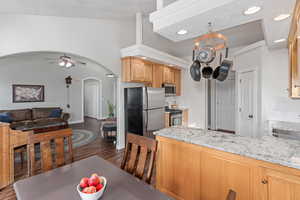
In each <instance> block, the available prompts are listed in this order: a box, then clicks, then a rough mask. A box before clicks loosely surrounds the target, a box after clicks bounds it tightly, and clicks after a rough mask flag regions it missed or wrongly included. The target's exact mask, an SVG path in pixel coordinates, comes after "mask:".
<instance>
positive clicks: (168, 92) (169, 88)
mask: <svg viewBox="0 0 300 200" xmlns="http://www.w3.org/2000/svg"><path fill="white" fill-rule="evenodd" d="M163 88H165V96H166V97H170V96H176V86H175V85H174V84H163Z"/></svg>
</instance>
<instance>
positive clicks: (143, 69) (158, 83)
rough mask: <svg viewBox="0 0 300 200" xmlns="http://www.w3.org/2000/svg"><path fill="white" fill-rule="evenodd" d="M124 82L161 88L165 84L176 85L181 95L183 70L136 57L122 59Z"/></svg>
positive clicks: (177, 91) (178, 93) (177, 92)
mask: <svg viewBox="0 0 300 200" xmlns="http://www.w3.org/2000/svg"><path fill="white" fill-rule="evenodd" d="M122 81H123V82H132V83H145V84H147V85H148V86H152V87H154V88H161V87H162V86H163V84H164V83H168V84H175V86H176V95H177V96H180V95H181V70H180V69H177V68H171V67H168V66H165V65H162V64H158V63H153V62H150V61H147V60H143V59H140V58H136V57H126V58H123V59H122Z"/></svg>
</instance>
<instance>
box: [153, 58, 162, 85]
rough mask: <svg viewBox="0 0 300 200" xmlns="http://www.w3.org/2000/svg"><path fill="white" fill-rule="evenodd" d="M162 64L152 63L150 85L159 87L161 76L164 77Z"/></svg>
mask: <svg viewBox="0 0 300 200" xmlns="http://www.w3.org/2000/svg"><path fill="white" fill-rule="evenodd" d="M163 73H164V66H163V65H161V64H154V65H153V77H154V79H153V82H152V87H154V88H161V87H162V85H163V83H164V82H163V78H164V74H163Z"/></svg>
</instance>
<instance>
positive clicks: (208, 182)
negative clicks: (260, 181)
mask: <svg viewBox="0 0 300 200" xmlns="http://www.w3.org/2000/svg"><path fill="white" fill-rule="evenodd" d="M250 176H251V168H250V167H249V166H248V165H247V164H243V163H241V162H235V161H231V160H225V159H223V158H221V157H219V156H217V155H214V154H210V153H207V152H202V155H201V199H205V200H220V199H224V200H225V199H226V196H227V194H228V191H229V190H233V191H235V192H236V193H237V199H236V200H250V199H251V182H250V181H251V177H250Z"/></svg>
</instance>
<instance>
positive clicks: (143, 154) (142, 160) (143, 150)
mask: <svg viewBox="0 0 300 200" xmlns="http://www.w3.org/2000/svg"><path fill="white" fill-rule="evenodd" d="M147 154H148V149H147V147H145V146H141V147H140V155H139V160H138V163H137V168H136V172H135V175H136V177H138V178H140V179H142V178H143V175H144V171H145V165H146V161H147Z"/></svg>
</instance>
